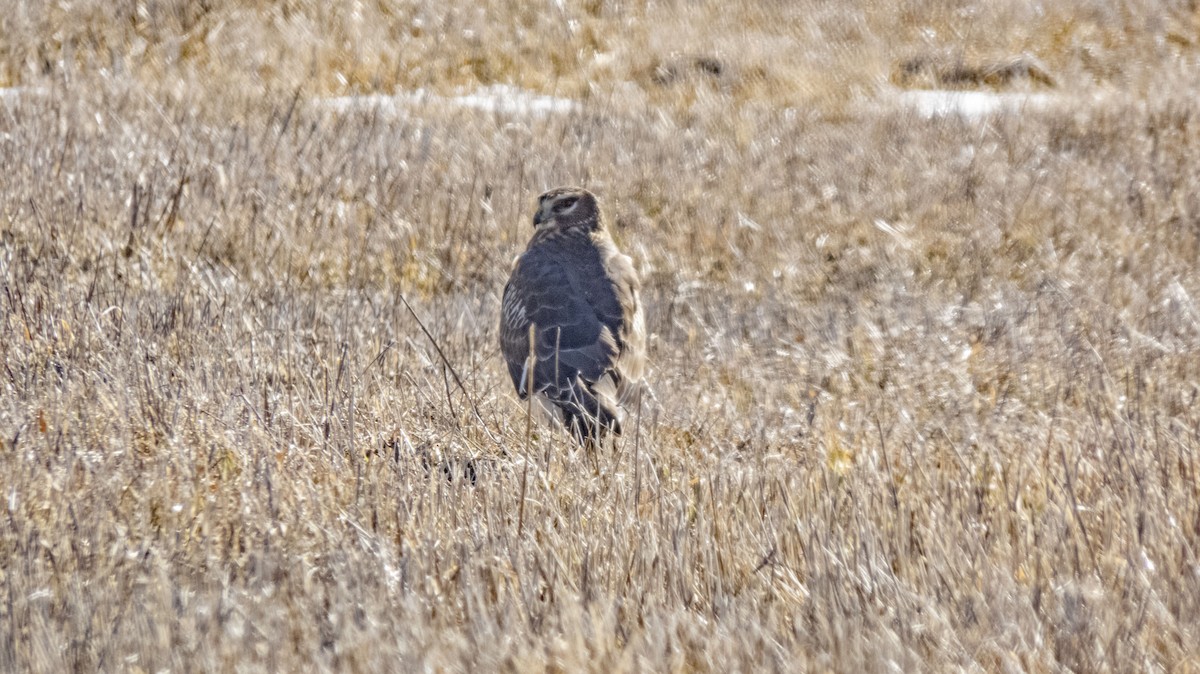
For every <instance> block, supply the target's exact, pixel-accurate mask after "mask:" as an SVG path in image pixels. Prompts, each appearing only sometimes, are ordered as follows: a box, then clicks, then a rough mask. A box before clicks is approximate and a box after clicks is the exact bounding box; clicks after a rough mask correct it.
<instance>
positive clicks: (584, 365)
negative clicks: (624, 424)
mask: <svg viewBox="0 0 1200 674" xmlns="http://www.w3.org/2000/svg"><path fill="white" fill-rule="evenodd" d="M533 226H534V233H533V238H532V239H530V241H529V245H528V247H526V249H525V252H524V253H522V254H521V256H520V257H518V258H517V260H516V262H515V263H514V264H513V270H512V276H510V277H509V279H508V285H506V286H505V287H504V301H503V304H502V309H501V313H502V315H501V317H500V348H501V350H502V351H503V353H504V360H505V361H506V362H507V363H508V373H509V374H510V375H511V376H512V380H513V384H514V385H515V386H516V388H517V393H518V394H519V395H520V396H521V399H522V400H524V399H525V398H526V397H527V396H528V395H529V388H530V383H531V380H532V390H533V393H534V394H535V395H536V396H538V397H540V398H542V399H543V400H544V402H547V403H550V404H551V405H552V406H553V407H554V408H556V409H557V410H558V412H559V414H560V417H561V419H562V421H563V424H564V425H565V426H566V427H567V429H568V430H570V431H571V433H572V434H573V435H574V436H575V438H576V439H577V440H579V442H580V443H581V444H584V445H589V444H598V443H599V442H600V441H601V440H603V438H604V436H605V435H606V434H607V433H610V432H611V433H615V434H620V433H621V417H622V416H623V409H622V408H623V407H624V405H625V404H626V403H628V402H629V401H630V400H632V398H633V396H634V395H635V394H636V393H637V391H638V390H639V388H640V385H641V379H642V372H643V370H644V368H645V354H646V331H645V328H644V324H643V320H642V312H641V305H640V303H639V299H638V289H639V282H638V277H637V273H636V272H635V271H634V269H633V264H632V263H631V262H630V260H629V258H628V257H627V256H625V255H623V254H621V251H619V250H617V247H616V245H615V244H613V240H612V237H610V236H609V234H608V231H607V230H606V228H605V225H604V218H603V216H602V215H601V213H600V208H599V206H598V204H597V203H596V197H595V195H593V194H592V193H591V192H588V191H587V190H585V189H581V188H578V187H560V188H558V189H553V190H550V191H549V192H546V193H545V194H543V195H541V196H540V197H538V210H537V214H536V215H534V217H533ZM531 325H532V326H536V327H535V328H534V337H533V342H534V344H533V349H532V350H531V348H530V326H531ZM531 354H533V356H534V358H532V359H531V358H530V355H531ZM531 360H532V365H533V367H532V371H531V369H530V364H531Z"/></svg>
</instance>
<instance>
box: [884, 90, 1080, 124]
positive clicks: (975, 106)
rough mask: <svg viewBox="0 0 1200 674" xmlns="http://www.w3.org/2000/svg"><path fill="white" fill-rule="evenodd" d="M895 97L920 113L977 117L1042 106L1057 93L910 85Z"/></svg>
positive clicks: (934, 115)
mask: <svg viewBox="0 0 1200 674" xmlns="http://www.w3.org/2000/svg"><path fill="white" fill-rule="evenodd" d="M897 98H898V100H899V101H900V104H901V105H903V106H905V107H909V108H912V109H913V110H915V111H916V112H917V114H919V115H921V116H922V117H926V118H933V117H948V116H950V115H958V116H959V117H963V118H965V119H979V118H981V117H986V116H988V115H991V114H995V113H997V112H1021V111H1023V110H1027V109H1031V108H1032V109H1044V108H1046V107H1047V106H1049V105H1050V103H1052V102H1054V101H1055V100H1056V98H1057V97H1055V96H1052V95H1050V94H1027V93H1016V92H996V91H948V90H944V89H913V90H910V91H902V92H900V95H899V96H898V97H897Z"/></svg>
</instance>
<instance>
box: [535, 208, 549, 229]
mask: <svg viewBox="0 0 1200 674" xmlns="http://www.w3.org/2000/svg"><path fill="white" fill-rule="evenodd" d="M549 219H550V218H548V217H546V210H545V209H544V208H539V209H538V211H537V213H534V214H533V226H534V227H537V226H538V225H540V224H542V223H543V222H545V221H547V220H549Z"/></svg>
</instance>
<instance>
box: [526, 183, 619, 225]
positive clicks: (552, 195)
mask: <svg viewBox="0 0 1200 674" xmlns="http://www.w3.org/2000/svg"><path fill="white" fill-rule="evenodd" d="M533 226H534V227H535V228H537V229H542V228H544V227H553V228H556V229H571V228H573V227H579V228H582V229H584V230H586V231H589V232H593V231H596V230H599V229H602V228H603V221H602V219H601V217H600V206H599V205H598V204H597V203H596V195H594V194H592V193H591V192H589V191H587V190H585V189H583V188H582V187H557V188H555V189H552V190H550V191H549V192H546V193H544V194H542V196H540V197H538V208H537V213H535V214H534V216H533Z"/></svg>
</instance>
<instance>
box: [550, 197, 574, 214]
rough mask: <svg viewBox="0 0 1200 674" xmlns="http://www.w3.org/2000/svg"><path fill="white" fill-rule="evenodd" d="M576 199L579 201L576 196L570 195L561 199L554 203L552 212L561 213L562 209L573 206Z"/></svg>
mask: <svg viewBox="0 0 1200 674" xmlns="http://www.w3.org/2000/svg"><path fill="white" fill-rule="evenodd" d="M576 201H579V198H578V197H571V198H570V199H563V200H562V201H560V202H558V203H557V204H554V212H555V213H562V212H563V211H565V210H567V209H568V208H570V207H572V206H574V205H575V202H576Z"/></svg>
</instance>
